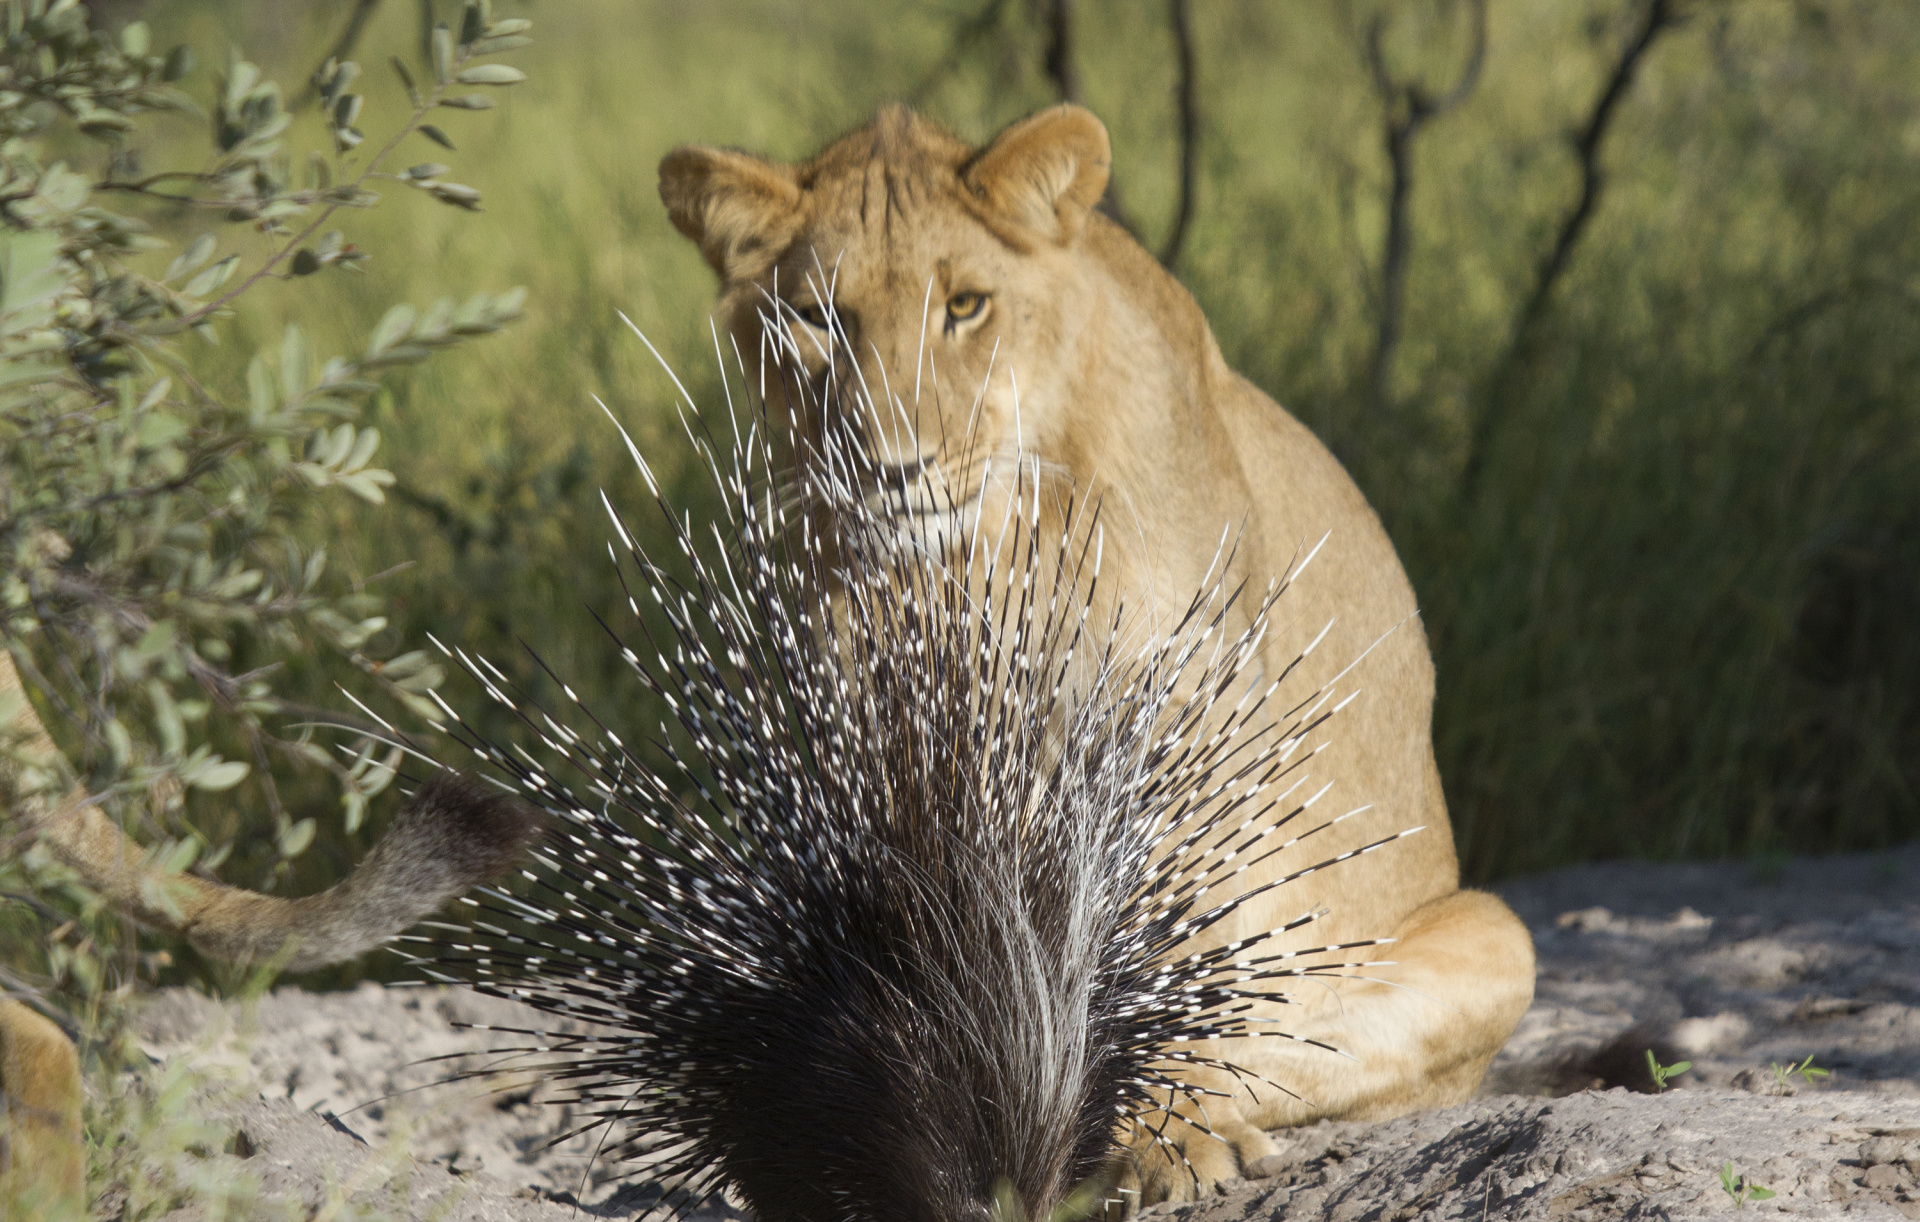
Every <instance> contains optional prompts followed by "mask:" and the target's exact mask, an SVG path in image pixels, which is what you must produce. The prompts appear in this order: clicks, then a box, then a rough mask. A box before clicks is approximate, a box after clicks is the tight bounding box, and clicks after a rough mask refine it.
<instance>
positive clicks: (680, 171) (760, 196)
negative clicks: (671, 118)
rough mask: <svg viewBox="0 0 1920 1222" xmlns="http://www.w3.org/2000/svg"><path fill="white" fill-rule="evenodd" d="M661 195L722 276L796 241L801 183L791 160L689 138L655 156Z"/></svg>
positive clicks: (751, 267)
mask: <svg viewBox="0 0 1920 1222" xmlns="http://www.w3.org/2000/svg"><path fill="white" fill-rule="evenodd" d="M660 199H661V202H663V203H665V204H666V206H667V215H668V216H669V217H671V218H673V224H674V228H676V229H678V230H679V231H680V232H681V233H684V234H686V235H687V236H688V237H689V238H692V239H693V240H694V242H695V243H696V244H698V246H699V247H700V253H701V254H703V255H705V256H706V257H707V262H708V263H711V264H712V265H713V270H714V271H716V272H719V273H720V278H721V279H722V280H738V279H741V278H743V277H747V276H752V275H755V274H757V273H758V272H759V271H761V270H762V269H763V268H764V267H765V265H766V264H767V262H769V261H770V260H771V259H773V258H774V257H776V256H777V255H778V254H779V253H780V251H782V250H783V249H785V248H786V245H787V243H788V242H790V241H792V240H793V235H794V232H795V230H796V229H797V228H798V226H799V223H800V215H799V212H800V184H799V183H798V182H797V181H796V180H795V177H794V172H793V167H791V166H786V165H781V164H780V163H778V162H774V161H767V160H765V159H763V158H760V157H754V156H750V155H749V154H746V153H735V152H732V151H730V150H727V149H716V148H703V147H699V146H694V145H689V146H686V147H682V148H677V149H675V150H673V151H672V152H671V153H668V154H667V155H666V157H665V158H664V159H662V160H661V162H660Z"/></svg>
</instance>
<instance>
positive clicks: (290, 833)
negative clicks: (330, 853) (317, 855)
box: [278, 818, 318, 858]
mask: <svg viewBox="0 0 1920 1222" xmlns="http://www.w3.org/2000/svg"><path fill="white" fill-rule="evenodd" d="M317 830H318V825H317V824H316V823H315V822H314V821H313V820H312V819H311V818H307V819H302V820H300V822H298V823H295V824H293V825H291V826H289V827H288V828H287V829H286V830H285V831H283V832H281V833H280V835H279V837H278V839H279V842H280V856H281V857H283V858H293V857H298V856H300V854H302V853H304V852H306V851H307V846H308V845H310V844H312V843H313V834H314V832H315V831H317Z"/></svg>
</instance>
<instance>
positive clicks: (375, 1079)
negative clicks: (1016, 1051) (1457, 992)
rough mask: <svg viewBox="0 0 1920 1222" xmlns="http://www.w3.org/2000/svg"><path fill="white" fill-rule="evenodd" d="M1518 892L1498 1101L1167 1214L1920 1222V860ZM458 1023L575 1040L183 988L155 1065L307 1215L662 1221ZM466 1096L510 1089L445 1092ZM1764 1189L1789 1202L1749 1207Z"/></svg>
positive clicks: (157, 1042)
mask: <svg viewBox="0 0 1920 1222" xmlns="http://www.w3.org/2000/svg"><path fill="white" fill-rule="evenodd" d="M1499 890H1500V891H1501V893H1502V894H1503V895H1504V896H1505V897H1506V898H1507V899H1508V901H1509V902H1510V903H1512V904H1513V906H1514V908H1515V910H1516V911H1517V912H1519V913H1520V915H1521V917H1522V918H1523V919H1524V920H1525V921H1526V922H1527V923H1528V925H1529V926H1530V927H1531V928H1532V930H1533V933H1534V938H1535V941H1536V944H1537V945H1538V947H1539V952H1540V976H1539V986H1538V991H1537V994H1536V998H1535V1001H1534V1005H1533V1007H1532V1009H1531V1010H1529V1011H1528V1013H1527V1015H1526V1017H1525V1018H1524V1019H1523V1020H1522V1022H1521V1024H1520V1027H1519V1029H1518V1030H1517V1031H1516V1032H1515V1033H1514V1037H1513V1039H1512V1040H1511V1041H1509V1043H1508V1046H1507V1048H1506V1050H1505V1051H1504V1052H1502V1054H1501V1055H1500V1057H1499V1059H1498V1060H1497V1061H1496V1062H1495V1064H1494V1068H1493V1070H1492V1072H1491V1073H1490V1074H1489V1075H1488V1078H1487V1083H1486V1086H1485V1088H1484V1091H1483V1094H1482V1097H1480V1098H1478V1099H1475V1100H1474V1101H1472V1102H1470V1103H1467V1104H1463V1105H1461V1106H1458V1107H1452V1108H1446V1109H1442V1110H1438V1111H1432V1112H1425V1113H1421V1114H1418V1115H1414V1116H1408V1117H1403V1118H1401V1119H1399V1120H1394V1121H1388V1122H1384V1123H1357V1122H1348V1123H1324V1122H1323V1123H1321V1124H1318V1125H1314V1126H1311V1127H1308V1128H1303V1129H1295V1130H1289V1131H1285V1132H1283V1133H1281V1134H1278V1135H1277V1136H1278V1137H1279V1138H1280V1140H1281V1142H1282V1145H1283V1151H1282V1153H1281V1154H1279V1155H1277V1156H1275V1157H1272V1158H1269V1159H1265V1160H1262V1163H1261V1165H1258V1166H1256V1167H1254V1168H1250V1170H1251V1171H1253V1172H1256V1173H1258V1175H1259V1178H1250V1179H1247V1180H1244V1181H1239V1182H1236V1183H1233V1184H1230V1185H1229V1186H1228V1189H1227V1191H1225V1192H1223V1193H1222V1194H1220V1195H1218V1196H1215V1197H1213V1198H1211V1199H1210V1200H1207V1201H1203V1202H1199V1203H1196V1204H1192V1205H1187V1206H1181V1207H1170V1206H1161V1207H1156V1208H1155V1210H1154V1211H1152V1213H1153V1216H1177V1217H1180V1218H1182V1219H1189V1220H1191V1222H1226V1220H1228V1219H1236V1220H1237V1219H1298V1218H1322V1217H1324V1218H1327V1219H1331V1220H1333V1222H1358V1220H1362V1219H1365V1220H1369V1222H1371V1220H1375V1219H1382V1220H1384V1219H1415V1218H1419V1219H1435V1220H1437V1219H1451V1218H1479V1219H1489V1218H1510V1219H1531V1218H1541V1219H1548V1218H1551V1219H1567V1220H1578V1219H1586V1218H1594V1219H1599V1218H1607V1219H1613V1218H1675V1219H1678V1218H1693V1217H1697V1216H1705V1215H1708V1214H1718V1213H1726V1212H1729V1211H1734V1210H1736V1209H1743V1210H1748V1211H1753V1212H1754V1213H1755V1214H1756V1215H1758V1214H1767V1213H1783V1212H1784V1213H1797V1214H1808V1215H1815V1216H1829V1215H1840V1214H1846V1215H1848V1216H1862V1217H1888V1218H1893V1217H1913V1218H1920V846H1916V847H1910V848H1907V849H1904V850H1900V851H1898V852H1894V853H1884V854H1859V855H1851V856H1841V857H1831V858H1820V859H1801V860H1793V861H1781V862H1772V863H1760V864H1758V865H1756V864H1755V863H1748V862H1739V863H1715V864H1705V865H1681V866H1676V865H1649V864H1643V863H1631V862H1615V863H1603V864H1599V865H1591V866H1581V867H1576V868H1573V869H1569V870H1561V871H1556V872H1553V873H1548V874H1540V875H1534V876H1529V877H1526V878H1520V879H1515V880H1513V881H1511V882H1509V883H1508V884H1506V885H1504V886H1502V887H1501V888H1499ZM462 1023H464V1024H490V1025H492V1026H493V1027H496V1028H499V1027H521V1026H526V1027H540V1026H551V1025H552V1024H550V1023H548V1022H546V1020H544V1019H541V1018H539V1017H538V1016H533V1015H530V1013H529V1012H526V1011H522V1010H519V1009H518V1008H517V1007H514V1006H512V1005H510V1004H508V1003H504V1002H499V1001H494V1000H491V999H487V998H480V997H475V996H473V995H470V994H465V993H461V992H456V991H452V990H445V989H398V988H393V989H381V988H379V987H377V986H374V985H363V986H361V987H360V988H358V989H356V990H354V991H352V992H347V993H335V994H310V993H305V992H302V991H300V990H298V989H292V988H284V989H280V990H278V991H276V992H274V993H273V994H272V995H270V996H268V997H265V998H262V999H260V1000H259V1001H258V1002H256V1003H253V1004H252V1005H242V1004H238V1003H218V1002H213V1001H210V1000H208V999H206V998H204V997H200V996H197V995H195V994H192V993H188V992H185V991H182V990H172V991H168V992H165V993H162V994H160V995H159V996H157V997H156V998H154V1000H153V1002H152V1004H151V1006H150V1007H149V1009H148V1011H147V1013H146V1017H145V1020H144V1024H143V1032H144V1036H145V1041H146V1046H147V1049H148V1051H149V1052H150V1053H151V1054H152V1055H154V1056H155V1057H157V1058H161V1059H165V1058H170V1057H178V1056H192V1057H195V1058H197V1059H198V1061H199V1062H201V1063H223V1064H226V1065H228V1066H230V1067H231V1070H232V1076H233V1077H234V1079H235V1081H236V1082H237V1083H238V1089H237V1091H236V1093H235V1095H234V1097H233V1098H232V1099H230V1100H229V1101H228V1102H226V1103H225V1104H223V1105H221V1107H222V1111H221V1115H222V1116H223V1117H224V1123H226V1124H228V1125H230V1126H232V1128H233V1129H234V1131H235V1133H236V1134H240V1135H244V1136H243V1137H242V1138H240V1139H238V1140H236V1141H234V1142H232V1143H229V1144H230V1145H231V1146H232V1147H233V1148H234V1149H236V1150H237V1151H239V1152H240V1153H236V1154H228V1155H221V1156H219V1157H226V1158H235V1159H241V1160H243V1161H245V1162H247V1163H248V1164H249V1165H250V1166H251V1167H252V1168H254V1170H255V1171H256V1172H257V1173H258V1174H259V1175H260V1176H261V1177H262V1179H263V1180H264V1182H265V1184H266V1187H267V1189H268V1190H269V1191H270V1192H274V1193H279V1194H285V1195H288V1196H291V1197H294V1198H297V1199H300V1200H301V1201H303V1202H304V1203H305V1204H306V1205H307V1207H308V1208H310V1209H311V1208H313V1207H314V1206H316V1205H317V1204H318V1203H319V1202H320V1201H321V1200H322V1199H323V1197H324V1196H325V1195H326V1194H327V1193H329V1192H333V1191H335V1190H336V1186H338V1185H342V1184H347V1185H351V1186H352V1187H353V1190H354V1193H355V1194H357V1195H356V1199H357V1201H358V1202H359V1203H360V1204H363V1205H366V1206H368V1207H371V1208H383V1209H385V1210H387V1211H389V1212H391V1213H393V1214H395V1215H398V1216H405V1217H412V1218H420V1219H427V1218H435V1219H446V1220H447V1222H467V1220H469V1219H475V1220H477V1219H502V1220H506V1219H512V1220H526V1222H537V1220H544V1219H555V1220H558V1219H562V1218H572V1219H578V1218H581V1217H589V1218H591V1217H620V1218H627V1217H643V1216H654V1215H657V1216H662V1217H664V1216H666V1213H667V1210H666V1206H669V1205H671V1204H672V1202H670V1201H667V1202H663V1201H662V1200H661V1198H660V1196H659V1193H658V1190H657V1189H656V1188H655V1187H654V1186H653V1185H651V1184H650V1183H648V1181H647V1178H646V1174H645V1168H644V1166H635V1165H634V1164H621V1165H618V1166H611V1165H607V1164H603V1163H599V1162H596V1159H595V1154H596V1151H597V1149H598V1140H599V1139H598V1135H597V1133H593V1132H588V1133H582V1134H576V1135H574V1136H571V1137H567V1136H565V1135H566V1134H567V1133H569V1132H570V1131H571V1130H573V1129H574V1128H576V1127H577V1126H579V1125H580V1124H582V1123H584V1121H585V1120H586V1119H587V1118H585V1117H583V1116H580V1115H578V1114H577V1113H575V1112H573V1111H571V1110H569V1109H568V1108H566V1107H564V1106H553V1105H549V1104H547V1103H546V1102H545V1100H546V1098H547V1096H548V1094H549V1091H548V1088H547V1087H545V1086H544V1085H543V1084H542V1083H541V1082H540V1081H539V1080H538V1078H537V1077H536V1076H534V1075H532V1074H530V1073H528V1072H526V1070H525V1068H524V1066H525V1064H526V1059H525V1058H524V1057H519V1058H516V1057H514V1056H511V1055H508V1054H504V1053H496V1054H494V1055H491V1056H487V1055H480V1054H477V1053H476V1050H480V1049H487V1048H503V1047H508V1046H510V1045H512V1044H513V1043H514V1042H515V1039H516V1037H514V1036H512V1035H511V1034H508V1033H503V1032H501V1031H498V1030H494V1031H473V1030H467V1029H464V1028H461V1027H458V1026H456V1024H462ZM1649 1049H1651V1050H1652V1051H1653V1052H1654V1054H1655V1056H1656V1057H1657V1058H1658V1059H1659V1061H1660V1062H1661V1063H1662V1064H1665V1065H1672V1064H1675V1063H1677V1062H1680V1061H1687V1062H1690V1065H1691V1068H1689V1069H1688V1070H1687V1071H1686V1072H1685V1073H1683V1074H1680V1075H1678V1076H1677V1077H1675V1078H1674V1079H1673V1080H1672V1089H1668V1090H1666V1091H1664V1092H1661V1093H1651V1092H1652V1091H1653V1089H1654V1084H1653V1082H1652V1081H1651V1079H1650V1077H1649V1073H1648V1069H1647V1065H1646V1053H1647V1051H1648V1050H1649ZM1808 1057H1811V1058H1812V1061H1811V1064H1810V1065H1807V1063H1806V1059H1807V1058H1808ZM1803 1065H1805V1066H1806V1069H1807V1070H1808V1071H1809V1072H1803V1073H1794V1072H1791V1070H1792V1068H1793V1067H1797V1066H1803ZM1812 1070H1826V1071H1827V1074H1826V1075H1825V1076H1822V1075H1820V1074H1817V1073H1813V1072H1811V1071H1812ZM468 1072H483V1073H486V1074H490V1075H492V1076H491V1077H489V1078H487V1079H486V1080H485V1081H477V1080H465V1081H455V1082H448V1081H447V1079H448V1078H449V1076H450V1075H452V1074H455V1073H468ZM355 1177H358V1178H355ZM1726 1178H1730V1180H1731V1183H1732V1184H1733V1191H1732V1192H1729V1191H1728V1189H1727V1188H1726V1187H1725V1186H1723V1179H1726ZM1743 1185H1744V1186H1746V1187H1749V1188H1761V1189H1766V1190H1768V1191H1771V1192H1772V1193H1773V1194H1774V1195H1773V1196H1772V1197H1771V1198H1767V1199H1760V1194H1759V1193H1757V1192H1749V1193H1748V1194H1747V1197H1746V1200H1745V1202H1744V1204H1738V1203H1737V1202H1736V1195H1737V1194H1738V1193H1739V1192H1740V1189H1741V1188H1742V1186H1743ZM689 1216H690V1217H691V1218H694V1219H699V1220H701V1222H706V1220H709V1219H720V1218H732V1217H743V1216H744V1215H742V1214H739V1213H737V1212H735V1211H732V1210H730V1209H728V1208H727V1207H725V1206H724V1205H719V1206H713V1207H710V1208H707V1209H705V1210H702V1211H700V1212H697V1213H694V1214H691V1215H689Z"/></svg>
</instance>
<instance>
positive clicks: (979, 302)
mask: <svg viewBox="0 0 1920 1222" xmlns="http://www.w3.org/2000/svg"><path fill="white" fill-rule="evenodd" d="M986 308H987V295H986V294H985V293H955V294H954V295H953V296H951V297H949V298H947V321H948V322H949V323H956V322H966V321H968V320H970V319H974V318H978V317H979V316H980V311H982V310H984V309H986Z"/></svg>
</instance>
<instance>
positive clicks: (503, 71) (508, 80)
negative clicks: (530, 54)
mask: <svg viewBox="0 0 1920 1222" xmlns="http://www.w3.org/2000/svg"><path fill="white" fill-rule="evenodd" d="M454 79H455V80H457V81H459V82H460V83H461V84H462V85H518V84H519V83H520V82H521V81H524V80H526V79H527V74H526V73H524V72H522V71H520V69H518V68H515V67H513V66H511V65H509V64H475V65H474V66H473V67H471V68H462V69H461V70H460V75H459V76H457V77H455V78H454Z"/></svg>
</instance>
